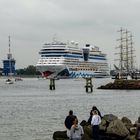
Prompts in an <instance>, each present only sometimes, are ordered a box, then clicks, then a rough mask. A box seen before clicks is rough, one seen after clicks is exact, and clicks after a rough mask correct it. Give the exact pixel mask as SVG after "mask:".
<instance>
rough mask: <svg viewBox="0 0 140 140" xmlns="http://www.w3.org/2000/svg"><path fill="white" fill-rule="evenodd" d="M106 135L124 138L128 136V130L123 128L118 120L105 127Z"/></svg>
mask: <svg viewBox="0 0 140 140" xmlns="http://www.w3.org/2000/svg"><path fill="white" fill-rule="evenodd" d="M107 133H109V134H115V135H117V136H120V137H126V136H127V135H128V134H129V131H128V129H127V128H126V127H125V125H124V124H123V122H122V121H121V120H119V119H117V120H114V121H112V122H110V124H109V126H108V127H107Z"/></svg>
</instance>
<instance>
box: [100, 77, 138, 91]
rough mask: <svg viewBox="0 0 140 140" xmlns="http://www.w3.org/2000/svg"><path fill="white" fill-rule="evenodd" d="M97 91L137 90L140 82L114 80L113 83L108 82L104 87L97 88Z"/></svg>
mask: <svg viewBox="0 0 140 140" xmlns="http://www.w3.org/2000/svg"><path fill="white" fill-rule="evenodd" d="M98 89H118V90H119V89H126V90H139V89H140V80H125V79H115V80H114V82H110V83H108V84H106V85H102V86H100V87H98Z"/></svg>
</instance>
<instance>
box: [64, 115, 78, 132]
mask: <svg viewBox="0 0 140 140" xmlns="http://www.w3.org/2000/svg"><path fill="white" fill-rule="evenodd" d="M75 117H76V116H74V115H69V116H67V117H66V119H65V122H64V123H65V126H66V128H67V129H69V130H70V129H71V126H72V125H73V121H74V118H75Z"/></svg>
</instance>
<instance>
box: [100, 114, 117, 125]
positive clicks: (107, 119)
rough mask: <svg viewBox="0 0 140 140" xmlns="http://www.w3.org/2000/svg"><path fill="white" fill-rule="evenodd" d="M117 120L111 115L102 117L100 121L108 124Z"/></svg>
mask: <svg viewBox="0 0 140 140" xmlns="http://www.w3.org/2000/svg"><path fill="white" fill-rule="evenodd" d="M117 119H118V117H117V116H115V115H113V114H107V115H104V116H103V118H102V120H105V121H106V122H107V123H110V122H112V121H114V120H117Z"/></svg>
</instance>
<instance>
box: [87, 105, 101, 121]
mask: <svg viewBox="0 0 140 140" xmlns="http://www.w3.org/2000/svg"><path fill="white" fill-rule="evenodd" d="M94 110H97V111H98V115H99V116H100V117H101V118H102V116H101V113H100V111H99V110H98V109H97V107H96V106H93V107H92V110H91V111H90V116H89V119H88V124H91V120H92V116H93V113H92V112H93V111H94Z"/></svg>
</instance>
